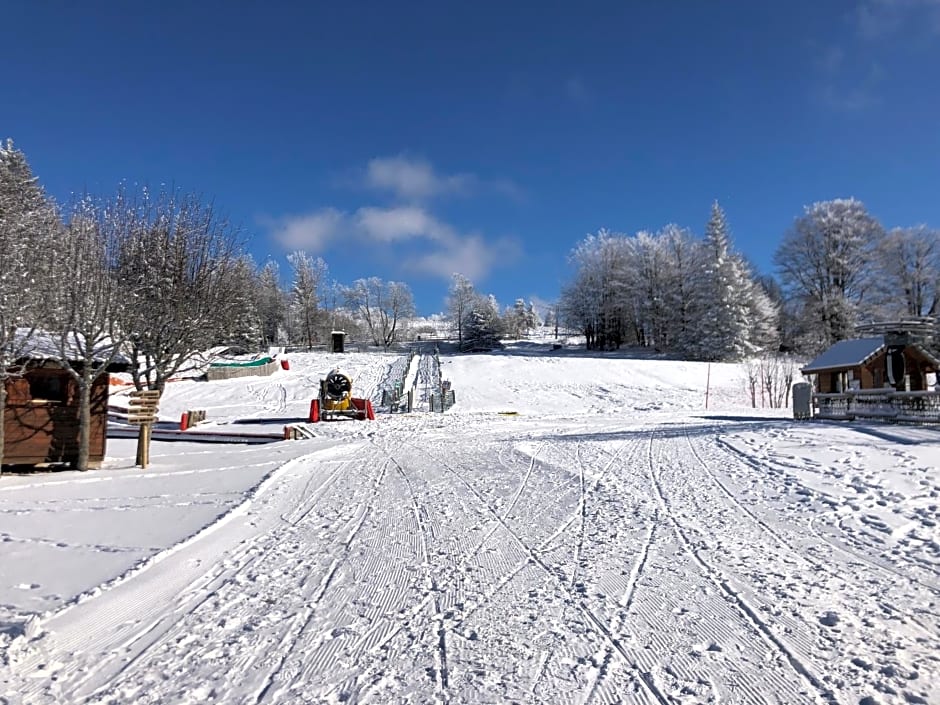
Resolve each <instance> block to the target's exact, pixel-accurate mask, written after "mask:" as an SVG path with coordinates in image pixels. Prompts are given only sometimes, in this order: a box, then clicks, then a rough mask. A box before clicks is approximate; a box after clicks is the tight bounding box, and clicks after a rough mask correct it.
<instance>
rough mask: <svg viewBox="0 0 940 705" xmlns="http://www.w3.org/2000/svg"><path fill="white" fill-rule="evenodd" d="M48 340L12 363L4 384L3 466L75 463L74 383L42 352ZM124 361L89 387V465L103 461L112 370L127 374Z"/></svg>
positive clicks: (98, 465)
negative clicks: (5, 398) (5, 393)
mask: <svg viewBox="0 0 940 705" xmlns="http://www.w3.org/2000/svg"><path fill="white" fill-rule="evenodd" d="M44 343H45V347H48V340H46V341H43V340H41V339H40V340H37V341H36V344H35V346H33V348H32V349H31V350H30V351H28V352H24V355H23V357H21V358H19V359H17V360H16V364H15V366H14V367H11V368H10V369H9V370H8V372H9V373H10V374H8V376H7V377H6V378H5V380H4V381H3V384H5V386H6V392H7V400H6V407H5V408H4V410H3V424H4V449H3V458H2V464H3V465H39V464H42V463H70V464H74V463H75V462H76V461H77V460H78V429H79V420H78V413H79V409H78V385H77V384H76V382H75V380H74V379H73V378H72V376H71V374H70V373H69V371H68V370H67V369H65V368H64V367H63V366H62V365H61V364H60V363H59V362H57V361H56V360H55V359H53V358H52V357H51V356H49V355H48V354H44V353H43V348H44ZM127 369H128V363H127V361H126V360H124V359H123V358H122V359H121V360H119V361H117V362H115V363H113V364H111V365H109V366H108V367H107V368H106V370H105V371H104V372H103V373H102V374H101V375H99V376H98V377H97V379H95V381H94V382H93V383H92V389H91V429H90V438H91V444H90V448H89V458H88V460H89V466H90V467H100V465H101V463H102V461H103V460H104V457H105V449H106V444H107V422H108V386H109V374H108V373H110V372H125V371H127Z"/></svg>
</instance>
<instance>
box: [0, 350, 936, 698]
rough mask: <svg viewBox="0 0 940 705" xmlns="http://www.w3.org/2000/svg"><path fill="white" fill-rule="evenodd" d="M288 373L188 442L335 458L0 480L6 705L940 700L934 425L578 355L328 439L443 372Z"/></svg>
mask: <svg viewBox="0 0 940 705" xmlns="http://www.w3.org/2000/svg"><path fill="white" fill-rule="evenodd" d="M289 360H290V369H289V370H281V371H278V372H277V373H276V374H275V375H273V376H271V377H266V378H259V377H248V378H242V379H234V380H228V381H220V382H211V383H204V382H202V383H201V382H190V381H186V382H178V383H173V384H171V385H169V386H168V389H167V392H166V394H165V396H164V398H163V399H162V400H161V407H160V417H161V420H162V421H163V422H164V425H165V426H167V427H170V426H173V425H175V424H176V422H178V420H179V418H180V415H181V414H182V413H183V412H185V411H187V410H192V409H202V410H205V411H206V412H207V421H206V423H204V424H200V425H199V426H198V427H197V428H196V429H193V430H191V431H188V432H187V433H189V434H192V433H199V432H206V431H216V432H228V433H274V434H279V433H281V431H282V430H283V428H284V426H285V425H298V426H302V427H304V428H305V429H306V430H307V431H308V432H310V433H313V434H314V435H315V437H313V438H310V439H308V440H295V441H278V442H273V443H269V444H261V445H243V444H208V443H198V442H194V441H187V440H181V441H176V442H164V441H155V442H154V444H153V447H152V451H151V466H150V467H149V468H148V469H146V470H142V469H140V468H135V467H134V454H135V442H134V441H133V440H130V439H114V438H112V439H111V440H110V441H109V447H108V460H107V462H106V466H105V468H104V469H102V470H99V471H92V472H89V473H87V474H80V473H74V472H69V471H67V472H53V473H37V474H30V475H9V476H4V477H3V478H2V479H0V532H2V536H3V541H4V543H3V546H4V548H3V554H2V559H3V570H2V580H0V625H2V627H0V644H2V645H3V650H4V654H5V656H4V658H3V660H2V661H0V701H4V699H5V701H6V702H10V703H64V702H89V703H167V704H169V703H174V704H175V703H197V702H198V703H208V702H213V703H244V702H249V703H433V702H437V703H509V702H517V703H544V704H546V705H548V704H549V703H551V704H555V703H621V702H622V703H687V704H692V703H729V702H731V703H787V704H793V703H852V704H853V705H854V704H855V703H858V704H859V705H875V704H876V703H882V704H887V703H930V702H940V663H938V659H937V653H940V606H938V601H940V581H938V575H940V529H938V521H940V509H938V505H940V499H938V497H940V473H938V466H940V432H938V431H937V430H935V429H932V428H916V427H895V426H886V425H875V424H833V423H821V422H819V423H817V422H804V423H795V422H793V421H792V420H790V418H789V412H788V411H787V410H762V409H757V410H753V409H750V408H749V407H748V406H746V394H745V389H744V374H743V372H742V370H741V369H740V368H739V367H738V366H735V365H720V364H713V365H710V366H709V365H705V364H703V363H685V362H670V361H665V360H657V359H628V358H624V357H617V356H606V357H588V356H586V355H584V354H583V353H582V352H580V351H573V350H561V351H557V352H552V351H551V350H550V346H549V345H544V346H539V345H527V346H523V345H520V346H516V347H515V348H514V349H512V350H509V351H507V352H502V353H494V354H488V355H487V354H483V355H467V356H455V357H448V356H442V357H441V369H440V373H441V375H442V376H443V378H444V379H446V380H449V381H450V382H452V384H453V388H454V390H455V396H456V405H455V406H454V407H453V408H452V409H450V410H449V411H447V412H446V413H443V414H441V413H431V412H428V411H420V412H415V413H411V414H407V413H401V414H398V413H396V414H390V413H388V410H387V409H386V408H381V409H380V410H379V414H378V419H377V420H376V421H375V422H356V421H337V422H334V423H329V424H322V423H321V424H317V425H314V426H309V425H305V424H304V422H305V420H306V419H307V415H308V410H309V406H310V400H311V399H312V398H313V397H314V396H315V394H316V389H317V385H318V380H319V379H320V378H321V377H323V376H324V375H325V374H326V372H328V371H329V370H330V369H331V368H333V367H337V366H338V367H340V368H341V369H343V370H344V371H346V372H347V373H348V374H349V375H350V377H352V378H353V380H354V392H355V394H356V395H357V396H362V397H366V398H369V399H371V400H372V401H373V403H374V404H375V405H376V406H379V404H380V402H381V399H382V390H383V389H387V388H388V387H389V385H391V384H393V383H394V381H395V380H398V379H402V378H404V379H405V387H406V389H407V388H413V389H414V391H415V403H416V406H417V407H418V408H422V409H424V408H427V406H426V404H427V394H428V393H429V391H430V389H429V388H428V386H427V382H428V379H429V377H428V370H430V369H431V366H432V365H433V364H434V363H433V360H432V359H431V358H430V356H428V357H427V358H426V359H425V358H421V357H419V358H416V361H415V362H413V363H412V364H411V365H410V366H409V363H408V359H407V358H406V357H400V356H396V355H392V354H389V355H381V354H375V355H372V354H356V353H352V354H346V355H327V354H307V355H300V354H298V355H291V356H290V358H289ZM412 380H417V381H416V382H415V383H414V385H413V386H412ZM706 392H707V396H708V408H707V409H706V408H705V400H706ZM112 402H113V403H114V404H115V405H116V406H121V405H122V404H126V400H123V399H122V395H120V394H118V395H116V396H115V397H114V398H113V399H112ZM190 437H192V436H190ZM184 438H185V437H184Z"/></svg>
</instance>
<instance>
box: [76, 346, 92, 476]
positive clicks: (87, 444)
mask: <svg viewBox="0 0 940 705" xmlns="http://www.w3.org/2000/svg"><path fill="white" fill-rule="evenodd" d="M91 367H92V366H91V365H90V364H86V365H85V369H84V370H82V374H81V381H80V382H79V384H78V457H77V458H76V460H75V468H76V469H77V470H81V471H82V472H84V471H85V470H88V456H89V452H90V450H91V384H92V380H91Z"/></svg>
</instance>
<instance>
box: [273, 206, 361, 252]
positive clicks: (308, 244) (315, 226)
mask: <svg viewBox="0 0 940 705" xmlns="http://www.w3.org/2000/svg"><path fill="white" fill-rule="evenodd" d="M344 218H345V216H344V215H343V213H342V212H340V211H338V210H336V209H335V208H323V209H321V210H318V211H315V212H313V213H308V214H306V215H289V216H285V217H284V218H280V219H278V220H276V221H274V222H273V223H269V225H270V226H271V229H272V230H273V235H274V238H275V239H276V240H277V241H278V242H279V243H281V245H283V246H284V247H285V248H287V249H289V250H305V251H307V252H310V253H311V254H315V253H318V252H322V251H323V250H325V249H326V248H327V247H328V246H329V244H330V242H331V241H332V240H333V238H335V237H336V235H337V234H338V233H339V232H340V230H341V228H342V225H343V221H344Z"/></svg>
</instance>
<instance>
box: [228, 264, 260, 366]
mask: <svg viewBox="0 0 940 705" xmlns="http://www.w3.org/2000/svg"><path fill="white" fill-rule="evenodd" d="M226 283H227V289H228V292H229V294H228V296H227V302H228V303H227V306H226V307H225V314H226V315H225V316H224V318H223V319H222V320H221V329H220V330H219V332H218V334H217V342H218V343H221V344H223V345H231V346H235V347H238V348H244V349H247V350H257V349H258V348H259V347H260V346H261V345H263V344H264V342H265V341H264V335H263V333H262V325H261V315H260V313H259V307H260V301H261V283H260V279H259V276H258V272H257V270H256V268H255V264H254V262H253V261H252V259H251V257H250V256H248V255H243V256H242V257H238V258H235V260H234V262H233V263H232V268H231V272H230V273H229V276H228V277H227V278H226Z"/></svg>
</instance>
